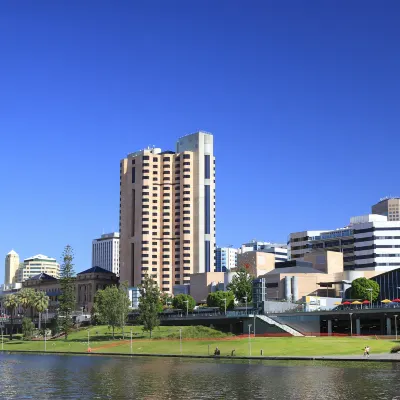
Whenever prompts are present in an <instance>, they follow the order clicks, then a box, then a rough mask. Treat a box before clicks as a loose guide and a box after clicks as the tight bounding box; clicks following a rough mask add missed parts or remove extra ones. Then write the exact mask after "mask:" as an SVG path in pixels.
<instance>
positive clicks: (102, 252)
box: [92, 232, 119, 276]
mask: <svg viewBox="0 0 400 400" xmlns="http://www.w3.org/2000/svg"><path fill="white" fill-rule="evenodd" d="M92 267H100V268H103V269H105V270H107V271H110V272H114V274H116V275H117V276H119V232H114V233H107V234H104V235H101V237H100V238H99V239H94V240H93V242H92Z"/></svg>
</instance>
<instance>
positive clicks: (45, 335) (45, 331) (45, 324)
mask: <svg viewBox="0 0 400 400" xmlns="http://www.w3.org/2000/svg"><path fill="white" fill-rule="evenodd" d="M48 318H49V309H48V308H47V309H46V319H45V321H44V351H47V341H46V340H47V319H48Z"/></svg>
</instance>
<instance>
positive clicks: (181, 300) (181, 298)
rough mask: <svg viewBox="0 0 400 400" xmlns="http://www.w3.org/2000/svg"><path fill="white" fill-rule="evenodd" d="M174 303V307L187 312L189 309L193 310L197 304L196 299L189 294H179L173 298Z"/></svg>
mask: <svg viewBox="0 0 400 400" xmlns="http://www.w3.org/2000/svg"><path fill="white" fill-rule="evenodd" d="M186 301H188V303H186ZM172 305H173V306H174V308H179V309H181V310H182V311H185V312H186V310H187V309H188V311H189V312H190V311H193V309H194V307H195V306H196V301H195V300H194V298H193V297H192V296H189V295H188V294H178V295H176V296H175V297H174V298H173V300H172Z"/></svg>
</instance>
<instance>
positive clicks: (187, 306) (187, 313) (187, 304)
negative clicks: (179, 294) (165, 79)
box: [183, 300, 189, 316]
mask: <svg viewBox="0 0 400 400" xmlns="http://www.w3.org/2000/svg"><path fill="white" fill-rule="evenodd" d="M183 302H184V303H186V316H188V315H189V300H184V301H183Z"/></svg>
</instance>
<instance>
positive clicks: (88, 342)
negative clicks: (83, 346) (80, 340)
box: [87, 330, 90, 351]
mask: <svg viewBox="0 0 400 400" xmlns="http://www.w3.org/2000/svg"><path fill="white" fill-rule="evenodd" d="M87 348H88V351H89V349H90V331H89V330H88V331H87Z"/></svg>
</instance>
